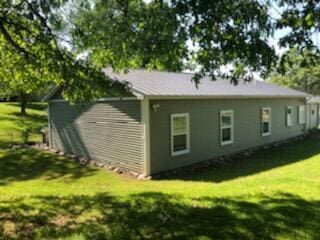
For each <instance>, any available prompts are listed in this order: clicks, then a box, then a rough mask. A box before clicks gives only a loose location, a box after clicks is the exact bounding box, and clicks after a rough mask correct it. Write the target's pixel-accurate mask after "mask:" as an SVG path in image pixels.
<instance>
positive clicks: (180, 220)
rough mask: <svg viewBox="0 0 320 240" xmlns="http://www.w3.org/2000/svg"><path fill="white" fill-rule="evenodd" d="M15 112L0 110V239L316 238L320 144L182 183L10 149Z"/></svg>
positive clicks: (297, 146)
mask: <svg viewBox="0 0 320 240" xmlns="http://www.w3.org/2000/svg"><path fill="white" fill-rule="evenodd" d="M35 106H36V108H37V109H34V110H30V111H29V113H30V114H31V116H29V120H30V121H31V120H32V121H33V123H32V124H35V125H37V126H38V125H39V126H40V125H41V124H43V123H45V116H44V113H43V109H42V107H39V106H38V105H33V106H31V107H33V108H35ZM41 109H42V110H41ZM17 112H18V108H17V106H14V105H12V104H0V135H1V134H2V137H1V139H0V140H1V141H2V147H1V149H0V239H119V240H120V239H203V240H207V239H270V240H272V239H319V238H320V139H316V138H313V139H311V138H310V139H308V140H305V141H304V142H299V143H298V142H297V143H291V144H289V145H286V146H281V147H279V148H277V149H273V150H272V151H271V150H265V151H261V152H259V153H257V154H256V155H254V156H253V157H250V158H248V159H246V160H241V161H239V162H237V163H234V164H230V163H228V164H225V165H223V166H221V167H219V168H216V169H211V170H208V171H207V172H204V173H201V174H194V175H189V176H185V177H183V178H180V179H171V180H157V181H139V180H135V179H130V178H127V177H122V176H119V175H116V174H114V173H111V172H107V171H104V170H100V169H95V168H89V167H83V166H80V165H78V164H76V163H73V162H71V161H69V160H66V159H64V158H63V157H57V156H54V155H52V154H49V153H43V152H40V151H37V150H32V149H18V150H9V149H6V147H5V146H6V145H7V144H6V143H7V142H8V141H10V137H8V136H7V137H6V135H4V134H3V133H5V132H7V131H8V130H9V129H15V131H16V132H17V133H18V132H19V129H20V128H19V126H17V123H18V122H19V120H18V118H19V116H18V115H17ZM32 138H34V139H36V138H37V137H36V136H32Z"/></svg>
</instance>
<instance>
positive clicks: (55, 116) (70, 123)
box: [49, 100, 143, 172]
mask: <svg viewBox="0 0 320 240" xmlns="http://www.w3.org/2000/svg"><path fill="white" fill-rule="evenodd" d="M140 105H141V104H140V101H139V100H119V101H99V102H97V103H95V104H92V105H88V106H86V107H84V108H74V107H70V106H69V105H68V103H66V102H63V101H50V102H49V114H50V116H49V119H50V120H49V129H50V132H51V134H50V140H51V145H52V147H53V148H55V149H58V150H61V151H64V152H66V153H73V154H75V155H78V156H82V157H86V158H89V159H95V160H100V161H105V162H107V163H109V164H112V165H115V166H119V167H122V168H124V169H130V170H133V171H136V172H142V171H143V140H142V135H143V129H142V123H141V107H140Z"/></svg>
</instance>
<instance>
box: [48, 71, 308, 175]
mask: <svg viewBox="0 0 320 240" xmlns="http://www.w3.org/2000/svg"><path fill="white" fill-rule="evenodd" d="M104 71H105V72H106V74H107V75H108V76H110V77H111V78H113V79H118V80H121V81H127V82H129V84H130V86H131V89H132V97H126V98H122V99H119V98H104V99H100V100H98V101H97V102H96V103H95V104H91V105H87V106H86V107H85V108H81V109H80V108H74V107H70V106H69V105H68V103H67V102H65V101H64V100H63V99H62V98H61V96H60V94H59V89H58V88H55V89H54V90H53V91H51V92H50V93H49V94H48V95H47V97H46V99H47V100H48V102H49V104H48V105H49V132H50V146H51V147H52V148H55V149H58V150H61V151H64V152H67V153H73V154H76V155H79V156H83V157H86V158H90V159H96V160H100V161H105V162H107V163H108V164H111V165H115V166H118V167H121V168H124V169H127V170H131V171H135V172H138V173H142V174H144V175H145V176H148V175H152V174H155V173H159V172H163V171H166V170H169V169H174V168H179V167H182V166H185V165H190V164H193V163H196V162H199V161H204V160H209V159H213V158H216V157H219V156H223V155H227V154H231V153H236V152H239V151H242V150H245V149H248V148H252V147H256V146H261V145H264V144H268V143H272V142H275V141H279V140H283V139H287V138H291V137H295V136H298V135H301V134H303V133H305V132H306V131H307V130H308V128H309V127H311V126H308V124H307V111H306V104H307V102H306V101H307V97H309V95H308V94H306V93H304V92H299V91H295V90H292V89H287V88H282V87H279V86H276V85H273V84H269V83H266V82H263V81H252V82H245V81H240V82H239V84H238V85H237V86H235V85H233V84H231V83H230V82H229V80H225V79H217V80H216V81H212V80H211V79H210V78H209V77H204V78H203V79H202V81H201V83H200V85H199V86H198V88H196V87H195V84H194V82H192V81H191V78H192V77H193V75H192V74H188V73H169V72H157V71H151V72H149V71H146V70H132V71H130V72H129V73H128V74H115V73H113V72H112V71H111V70H110V69H105V70H104Z"/></svg>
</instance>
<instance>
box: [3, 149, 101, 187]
mask: <svg viewBox="0 0 320 240" xmlns="http://www.w3.org/2000/svg"><path fill="white" fill-rule="evenodd" d="M95 171H96V170H95V169H92V168H89V167H86V166H82V165H79V164H76V163H73V162H72V161H68V160H66V159H65V158H62V157H61V158H60V157H58V156H55V155H53V154H50V153H44V152H41V151H38V150H33V149H15V150H4V151H3V152H0V186H1V185H6V184H10V183H12V182H16V181H25V180H32V179H37V178H40V177H43V178H45V179H47V180H50V179H56V178H60V177H65V178H66V179H70V180H72V179H77V178H80V177H84V176H88V175H91V174H93V173H94V172H95Z"/></svg>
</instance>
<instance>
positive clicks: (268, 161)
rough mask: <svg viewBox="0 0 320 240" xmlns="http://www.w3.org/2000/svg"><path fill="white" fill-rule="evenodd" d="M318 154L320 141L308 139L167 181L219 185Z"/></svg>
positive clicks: (261, 151) (319, 152)
mask: <svg viewBox="0 0 320 240" xmlns="http://www.w3.org/2000/svg"><path fill="white" fill-rule="evenodd" d="M318 154H320V139H319V138H308V139H306V140H304V141H302V142H293V143H289V144H286V145H282V146H279V147H275V148H271V149H267V150H260V151H258V152H256V153H255V154H253V155H252V156H249V157H243V158H238V159H234V160H232V161H231V162H227V163H224V164H222V165H219V166H217V167H215V168H212V167H211V169H208V170H206V171H202V172H199V173H190V174H183V175H182V176H177V177H175V176H173V177H169V179H171V180H172V179H179V180H190V181H208V182H216V183H219V182H223V181H228V180H232V179H236V178H239V177H245V176H250V175H253V174H256V173H259V172H263V171H267V170H270V169H273V168H278V167H281V166H285V165H289V164H292V163H295V162H299V161H303V160H306V159H308V158H310V157H312V156H315V155H318Z"/></svg>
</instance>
